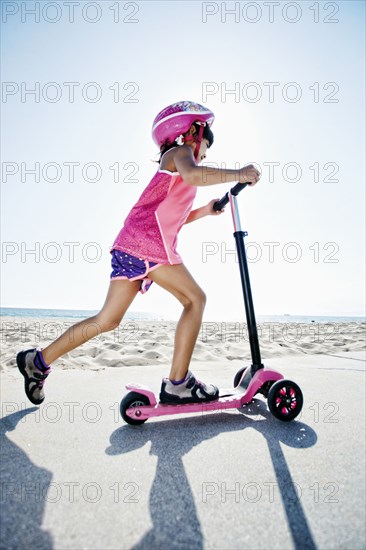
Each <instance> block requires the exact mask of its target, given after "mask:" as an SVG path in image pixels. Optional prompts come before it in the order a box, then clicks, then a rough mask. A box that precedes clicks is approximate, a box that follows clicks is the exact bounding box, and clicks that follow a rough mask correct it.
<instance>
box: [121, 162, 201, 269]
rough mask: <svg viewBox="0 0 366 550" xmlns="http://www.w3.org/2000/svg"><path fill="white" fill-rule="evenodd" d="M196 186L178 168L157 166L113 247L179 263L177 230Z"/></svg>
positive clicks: (184, 216) (191, 201)
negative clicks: (171, 169)
mask: <svg viewBox="0 0 366 550" xmlns="http://www.w3.org/2000/svg"><path fill="white" fill-rule="evenodd" d="M196 193H197V187H195V186H192V185H189V184H187V183H185V182H184V181H183V179H182V177H181V176H180V174H179V172H169V171H167V170H158V171H157V172H156V174H155V176H154V177H153V178H152V180H151V181H150V183H149V184H148V186H147V187H146V189H145V190H144V192H143V193H142V195H141V196H140V198H139V200H138V201H137V203H136V204H135V206H134V207H133V208H132V210H131V211H130V213H129V214H128V216H127V218H126V219H125V222H124V226H123V227H122V229H121V231H120V232H119V233H118V235H117V237H116V239H115V241H114V243H113V246H112V247H111V249H110V250H111V251H112V250H113V249H118V250H123V251H125V252H127V254H132V256H137V257H138V258H142V259H144V260H149V261H151V262H156V263H161V264H180V263H182V258H181V257H180V256H179V254H178V252H177V237H178V233H179V231H180V230H181V228H182V226H183V225H184V223H185V221H186V219H187V217H188V215H189V213H190V211H191V209H192V205H193V201H194V198H195V196H196Z"/></svg>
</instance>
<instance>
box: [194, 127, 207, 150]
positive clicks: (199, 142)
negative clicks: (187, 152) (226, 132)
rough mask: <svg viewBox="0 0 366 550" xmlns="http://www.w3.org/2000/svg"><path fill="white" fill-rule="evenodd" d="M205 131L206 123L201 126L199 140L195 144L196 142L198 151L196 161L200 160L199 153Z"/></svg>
mask: <svg viewBox="0 0 366 550" xmlns="http://www.w3.org/2000/svg"><path fill="white" fill-rule="evenodd" d="M204 129H205V123H203V124H200V131H199V133H198V138H197V139H196V140H195V142H196V149H195V151H194V157H195V159H197V158H198V153H199V150H200V146H201V143H202V136H203V131H204Z"/></svg>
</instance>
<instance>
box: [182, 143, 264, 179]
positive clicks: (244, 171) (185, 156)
mask: <svg viewBox="0 0 366 550" xmlns="http://www.w3.org/2000/svg"><path fill="white" fill-rule="evenodd" d="M173 160H174V164H175V167H176V169H177V170H178V172H179V173H180V175H181V176H182V178H183V180H184V181H185V182H186V183H188V184H189V185H194V186H201V185H215V184H217V183H227V182H230V181H239V182H240V183H249V184H252V185H255V184H256V183H257V181H258V180H259V178H260V173H259V171H258V170H257V169H256V168H255V167H254V166H253V165H252V164H249V165H248V166H245V167H244V168H240V169H239V170H230V169H224V168H211V167H209V166H197V164H196V163H195V161H194V156H193V151H192V149H191V148H190V147H188V146H186V145H181V146H180V147H176V148H175V150H174V156H173Z"/></svg>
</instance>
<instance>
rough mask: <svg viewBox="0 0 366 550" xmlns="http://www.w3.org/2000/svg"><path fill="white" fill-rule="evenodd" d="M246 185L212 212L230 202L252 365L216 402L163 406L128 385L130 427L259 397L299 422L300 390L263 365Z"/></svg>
mask: <svg viewBox="0 0 366 550" xmlns="http://www.w3.org/2000/svg"><path fill="white" fill-rule="evenodd" d="M246 185H247V184H246V183H237V184H236V185H235V186H234V187H233V188H232V189H230V191H228V192H227V193H226V194H225V195H224V196H223V197H222V198H221V199H220V200H219V201H217V202H215V203H214V206H213V208H214V210H221V209H222V208H223V207H224V206H225V205H226V204H227V203H228V202H230V207H231V214H232V218H233V223H234V238H235V244H236V250H237V254H238V261H239V269H240V276H241V283H242V287H243V297H244V305H245V313H246V318H247V327H248V333H249V344H250V351H251V356H252V364H251V365H250V366H248V367H243V368H241V369H240V370H239V371H238V372H237V373H236V375H235V377H234V392H232V393H229V394H225V395H221V396H219V398H218V399H217V400H215V401H208V402H202V403H188V404H181V405H179V404H177V405H171V404H165V405H164V404H161V403H158V402H157V399H156V396H155V394H154V393H153V392H152V391H151V389H149V388H148V387H146V386H141V385H139V384H128V385H126V389H127V390H130V391H129V393H127V394H126V395H125V396H124V397H123V399H122V401H121V404H120V412H121V416H122V418H123V420H124V421H125V422H127V423H128V424H132V425H138V424H143V423H144V422H146V420H147V419H148V418H152V417H154V416H166V415H175V414H186V413H197V412H201V413H202V412H209V411H217V410H220V411H223V410H225V409H240V408H241V407H243V406H244V405H246V404H248V403H250V402H251V401H252V399H253V397H254V396H255V395H256V394H258V393H259V394H262V395H263V396H264V398H266V399H267V404H268V408H269V410H270V412H271V413H272V414H273V416H274V417H275V418H277V419H279V420H282V421H283V422H289V421H291V420H293V419H294V418H296V417H297V416H298V415H299V413H300V411H301V409H302V405H303V395H302V392H301V389H300V387H299V386H298V385H297V384H296V383H295V382H292V381H291V380H285V379H284V377H283V375H282V374H281V373H280V372H278V371H276V370H274V369H270V368H267V367H265V366H264V365H263V364H262V359H261V353H260V349H259V340H258V332H257V324H256V320H255V314H254V306H253V299H252V291H251V287H250V279H249V271H248V262H247V257H246V251H245V246H244V237H246V236H247V234H248V233H247V232H246V231H242V229H241V225H240V217H239V209H238V203H237V195H238V194H239V192H241V191H242V190H243V189H244V188H245V187H246Z"/></svg>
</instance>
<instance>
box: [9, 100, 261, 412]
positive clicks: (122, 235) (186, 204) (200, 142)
mask: <svg viewBox="0 0 366 550" xmlns="http://www.w3.org/2000/svg"><path fill="white" fill-rule="evenodd" d="M213 121H214V115H213V113H212V112H211V111H210V110H209V109H207V108H206V107H204V106H202V105H199V104H197V103H193V102H191V101H180V102H178V103H174V104H173V105H170V106H169V107H167V108H165V109H163V111H161V112H160V113H159V114H158V115H157V116H156V118H155V120H154V123H153V128H152V136H153V139H154V141H155V143H156V144H157V145H158V146H159V147H160V153H161V154H160V160H159V169H158V171H157V172H156V174H155V175H154V177H153V178H152V180H151V181H150V183H149V184H148V186H147V187H146V189H145V191H144V192H143V193H142V195H141V197H140V198H139V200H138V201H137V203H136V204H135V206H134V207H133V208H132V210H131V211H130V213H129V215H128V216H127V218H126V220H125V222H124V226H123V228H122V229H121V231H120V232H119V234H118V235H117V237H116V239H115V241H114V244H113V246H112V247H111V250H110V252H111V255H112V269H113V271H112V273H111V276H110V285H109V290H108V294H107V297H106V300H105V303H104V305H103V307H102V309H101V310H100V311H99V313H98V314H97V315H95V316H93V317H90V318H89V319H85V320H83V321H80V322H79V323H76V324H75V325H73V326H72V327H70V328H69V329H67V330H66V331H65V332H64V333H63V334H62V335H61V336H60V337H59V338H58V339H57V340H55V341H54V342H52V343H51V344H50V345H49V346H47V347H46V348H44V349H41V348H35V349H30V350H25V351H21V352H20V353H18V355H17V365H18V368H19V370H20V372H21V373H22V375H23V376H24V380H25V392H26V394H27V397H28V398H29V400H30V401H31V402H32V403H33V404H35V405H40V404H41V403H42V402H43V401H44V398H45V396H44V390H43V385H44V382H45V380H46V378H47V376H48V374H49V373H50V370H51V367H50V365H51V363H53V361H55V360H56V359H58V358H59V357H61V356H62V355H64V354H65V353H67V352H69V351H71V350H73V349H75V348H76V347H78V346H80V345H81V344H83V343H84V342H86V341H87V340H89V339H91V338H93V337H95V336H97V335H99V334H100V333H102V332H107V331H110V330H114V329H115V328H116V327H118V325H119V324H120V322H121V320H122V319H123V316H124V315H125V313H126V311H127V310H128V308H129V306H130V304H131V303H132V301H133V299H134V298H135V296H136V294H137V293H138V292H139V291H140V292H141V293H143V294H144V293H145V292H147V290H148V289H149V287H150V286H151V284H152V282H155V283H156V284H158V285H159V286H161V287H162V288H164V289H165V290H167V291H168V292H170V293H172V294H173V295H174V296H175V297H176V298H177V299H178V300H179V301H180V303H181V304H182V306H183V312H182V315H181V317H180V319H179V322H178V324H177V327H176V332H175V343H174V353H173V360H172V366H171V370H170V373H169V377H168V378H164V379H163V381H162V385H161V391H160V402H161V403H170V404H172V403H192V402H201V401H202V402H205V401H211V400H214V399H217V398H218V396H219V390H218V388H216V387H215V386H213V385H212V384H204V383H203V382H201V381H199V380H197V379H196V378H195V377H194V375H193V374H192V372H191V371H189V370H188V368H189V363H190V360H191V356H192V353H193V349H194V346H195V343H196V340H197V336H198V332H199V330H200V326H201V322H202V316H203V311H204V307H205V300H206V296H205V294H204V292H203V290H202V289H201V288H200V287H199V286H198V284H197V283H196V281H195V280H194V279H193V277H192V275H191V274H190V272H189V271H188V269H187V268H186V267H185V265H184V264H183V261H182V259H181V257H180V256H179V254H178V252H177V250H176V245H177V235H178V233H179V231H180V229H181V228H182V226H183V225H184V224H185V223H190V222H192V221H195V220H198V219H199V218H202V217H204V216H209V215H217V214H220V213H222V212H223V210H222V211H219V212H215V211H214V210H213V204H214V202H216V200H218V199H214V200H211V201H210V202H209V203H208V204H207V205H206V206H203V207H201V208H198V209H197V210H193V211H191V208H192V204H193V201H194V198H195V195H196V191H197V187H198V186H203V185H215V184H217V183H224V182H230V181H239V182H241V183H244V182H246V183H249V184H250V185H255V184H256V183H257V181H258V180H259V178H260V174H259V171H258V170H257V169H256V168H255V167H254V166H253V165H248V166H246V167H244V168H241V169H239V170H226V169H214V168H210V167H204V166H198V165H199V164H200V162H202V160H203V159H204V158H206V151H207V149H208V148H210V147H211V145H212V143H213V139H214V137H213V133H212V131H211V129H210V126H211V124H212V123H213Z"/></svg>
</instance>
